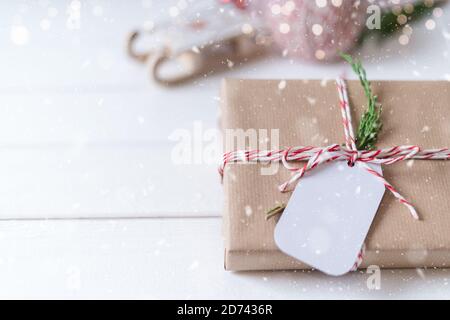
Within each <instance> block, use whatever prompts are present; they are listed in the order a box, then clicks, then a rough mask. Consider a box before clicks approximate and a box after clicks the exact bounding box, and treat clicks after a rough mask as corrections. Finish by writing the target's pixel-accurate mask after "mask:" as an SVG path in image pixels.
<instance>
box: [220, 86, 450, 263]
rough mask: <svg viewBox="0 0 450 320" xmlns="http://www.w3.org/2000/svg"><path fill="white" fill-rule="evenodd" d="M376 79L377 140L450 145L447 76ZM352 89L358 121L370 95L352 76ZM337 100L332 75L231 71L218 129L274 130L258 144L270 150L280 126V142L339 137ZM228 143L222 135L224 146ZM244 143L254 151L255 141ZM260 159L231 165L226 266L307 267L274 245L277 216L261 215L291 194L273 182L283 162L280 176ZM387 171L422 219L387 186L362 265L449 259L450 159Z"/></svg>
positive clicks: (284, 175) (226, 182) (325, 141)
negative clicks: (253, 75)
mask: <svg viewBox="0 0 450 320" xmlns="http://www.w3.org/2000/svg"><path fill="white" fill-rule="evenodd" d="M372 86H373V90H374V92H375V94H377V95H378V97H379V101H380V102H381V104H382V105H383V115H382V121H383V130H382V132H381V134H380V137H379V140H378V144H377V146H378V147H379V148H384V147H391V146H396V145H412V144H414V145H418V146H420V147H422V148H424V149H431V148H442V147H448V146H449V145H450V83H449V82H444V81H442V82H439V81H433V82H431V81H430V82H418V81H373V82H372ZM348 90H349V97H350V102H351V109H352V115H353V122H354V127H355V128H357V123H358V121H359V119H360V117H361V115H362V113H363V112H364V110H365V108H366V107H365V105H366V98H365V97H364V92H363V90H362V88H361V85H360V83H359V82H358V81H348ZM338 101H339V99H338V93H337V90H336V83H335V81H334V80H328V81H325V80H323V81H319V80H289V81H280V80H239V79H228V80H225V81H224V83H223V87H222V129H223V130H224V133H225V132H227V131H228V129H242V130H248V129H253V130H256V132H258V130H259V129H266V130H269V131H268V135H267V136H265V135H263V137H261V136H258V139H259V141H257V143H256V144H257V145H258V146H257V147H261V146H263V145H264V146H268V148H269V149H270V146H271V145H274V144H275V145H278V143H275V141H270V139H271V135H270V132H271V131H270V130H271V129H279V141H278V142H279V147H281V148H284V147H289V146H309V145H312V146H327V145H330V144H333V143H339V144H340V143H343V142H344V133H343V127H342V120H341V115H340V110H339V107H338ZM224 136H225V137H226V135H224ZM262 140H264V141H262ZM229 143H230V141H228V142H227V141H225V143H224V145H225V146H226V147H225V148H227V144H228V145H229ZM249 143H250V142H249ZM253 143H254V142H253ZM241 147H242V146H239V148H235V149H236V150H240V149H241ZM245 147H246V148H247V149H255V146H254V145H246V146H245ZM266 148H267V147H266ZM225 151H232V150H225ZM262 166H264V164H254V163H253V164H250V163H231V164H228V165H227V166H226V167H225V171H224V177H223V187H224V194H225V205H224V215H223V221H224V224H223V227H224V238H225V268H226V269H227V270H236V271H238V270H276V269H305V268H308V266H306V265H304V264H302V263H301V262H299V261H296V260H295V259H293V258H291V257H289V256H287V255H285V254H283V253H282V252H280V251H279V250H278V248H277V247H276V245H275V243H274V239H273V232H274V227H275V225H276V221H277V219H271V220H269V221H266V219H265V212H266V211H267V210H268V209H270V208H272V207H274V206H275V205H276V204H277V203H287V201H288V200H289V196H290V193H280V192H279V190H278V189H277V187H278V185H279V184H280V183H282V182H284V181H286V180H287V179H288V178H289V176H290V173H289V172H288V171H287V170H285V169H284V167H283V166H281V165H280V167H279V170H277V171H276V173H275V174H273V175H262V174H261V167H262ZM383 173H384V176H385V177H386V178H387V180H388V181H389V182H391V183H392V184H393V185H395V187H396V188H397V189H398V190H399V191H400V192H401V193H402V194H403V195H405V196H406V197H407V198H408V199H409V200H410V201H411V202H412V203H413V204H414V206H415V207H416V209H417V210H418V213H419V215H420V217H421V220H420V221H416V220H414V219H412V218H411V216H410V215H409V213H408V210H407V209H406V208H405V207H404V206H403V205H402V204H400V203H399V202H398V201H397V200H396V199H395V198H394V197H393V196H392V195H391V194H390V193H389V192H386V193H385V195H384V198H383V200H382V203H381V206H380V208H379V210H378V212H377V215H376V217H375V220H374V222H373V224H372V226H371V229H370V232H369V235H368V237H367V239H366V253H365V256H364V262H363V264H362V267H366V266H368V265H378V266H380V267H384V268H403V267H448V266H450V197H449V196H450V162H449V161H443V160H432V161H431V160H409V161H402V162H399V163H396V164H393V165H389V166H384V167H383ZM312 174H314V173H312Z"/></svg>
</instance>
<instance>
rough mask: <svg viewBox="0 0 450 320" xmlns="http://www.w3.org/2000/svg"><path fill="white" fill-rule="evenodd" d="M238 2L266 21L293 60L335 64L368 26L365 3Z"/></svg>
mask: <svg viewBox="0 0 450 320" xmlns="http://www.w3.org/2000/svg"><path fill="white" fill-rule="evenodd" d="M236 1H238V4H239V7H241V8H242V7H243V3H245V5H246V6H248V8H247V10H249V11H251V12H252V14H254V15H256V16H259V17H260V18H263V19H262V20H263V22H264V24H265V25H266V27H267V28H268V29H269V30H270V31H271V33H272V36H273V39H274V41H275V43H276V44H277V45H278V47H279V48H280V49H281V51H282V52H283V53H284V54H286V55H289V56H291V57H297V58H302V59H306V60H313V61H332V60H336V58H338V57H339V51H343V52H347V51H350V50H351V49H352V48H353V47H354V46H355V45H356V44H357V42H358V39H359V36H360V35H361V32H362V31H363V29H364V27H365V22H366V18H367V16H366V9H367V6H368V2H367V1H366V0H267V1H242V0H240V1H239V0H234V1H233V2H235V4H236Z"/></svg>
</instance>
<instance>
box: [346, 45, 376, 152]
mask: <svg viewBox="0 0 450 320" xmlns="http://www.w3.org/2000/svg"><path fill="white" fill-rule="evenodd" d="M341 56H342V58H343V59H344V60H345V61H347V62H348V63H349V64H350V65H351V66H352V69H353V71H354V72H355V73H356V75H357V76H358V78H359V81H360V82H361V85H362V87H363V89H364V94H365V96H366V99H367V111H366V112H365V113H364V114H363V116H362V118H361V121H360V122H359V127H358V132H357V134H356V146H357V148H358V150H371V149H374V148H375V144H376V142H377V139H378V133H379V132H380V131H381V128H382V123H381V110H382V108H381V105H379V104H378V102H377V96H376V95H374V94H373V92H372V88H371V84H370V81H369V80H367V75H366V70H364V68H363V66H362V64H361V61H359V60H356V59H353V58H352V56H351V55H348V54H344V53H341Z"/></svg>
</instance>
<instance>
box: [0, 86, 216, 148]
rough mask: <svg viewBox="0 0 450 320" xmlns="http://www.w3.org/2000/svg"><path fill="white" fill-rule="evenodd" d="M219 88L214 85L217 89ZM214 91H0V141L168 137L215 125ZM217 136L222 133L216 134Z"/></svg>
mask: <svg viewBox="0 0 450 320" xmlns="http://www.w3.org/2000/svg"><path fill="white" fill-rule="evenodd" d="M217 91H218V90H217ZM218 99H219V97H218V92H216V91H213V90H211V91H205V90H204V89H203V88H200V87H194V88H192V89H190V90H189V93H187V92H185V91H167V90H155V89H154V88H152V89H149V90H132V89H130V90H127V89H126V88H125V89H122V90H118V91H114V90H105V89H103V90H102V89H97V90H95V91H91V92H84V93H77V92H72V93H67V92H58V91H57V90H53V91H50V92H49V91H40V92H33V93H26V94H18V93H9V94H1V95H0V144H1V145H3V146H17V145H24V144H25V145H34V144H38V145H39V144H49V143H80V141H82V142H85V143H89V142H91V143H99V142H108V143H112V142H121V143H126V142H130V143H133V142H145V141H158V142H166V143H167V144H169V143H170V141H169V136H171V135H172V134H173V133H174V132H175V131H176V130H180V129H181V130H188V131H189V132H191V133H192V134H193V133H194V128H195V127H198V126H200V127H201V131H202V132H201V133H202V134H203V133H205V132H206V131H208V130H217V131H218V105H219V102H218ZM219 140H220V139H219Z"/></svg>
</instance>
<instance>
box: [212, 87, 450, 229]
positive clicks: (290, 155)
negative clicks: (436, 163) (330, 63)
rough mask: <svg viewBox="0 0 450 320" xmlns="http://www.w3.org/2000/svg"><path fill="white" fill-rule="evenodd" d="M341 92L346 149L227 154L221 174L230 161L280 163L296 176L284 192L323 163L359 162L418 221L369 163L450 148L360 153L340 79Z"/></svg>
mask: <svg viewBox="0 0 450 320" xmlns="http://www.w3.org/2000/svg"><path fill="white" fill-rule="evenodd" d="M336 82H337V88H338V92H339V100H340V103H339V106H340V110H341V115H342V123H343V126H344V134H345V147H343V146H340V145H338V144H332V145H330V146H327V147H313V146H305V147H304V146H299V147H290V148H286V149H282V150H272V151H267V150H265V151H261V150H250V151H242V150H238V151H231V152H226V153H225V154H224V155H223V162H222V165H221V166H220V168H219V173H220V175H221V176H222V177H223V172H224V169H225V166H226V165H227V163H230V162H266V163H267V162H280V161H281V163H282V164H283V166H284V167H285V168H286V169H288V170H289V171H291V172H292V173H293V174H292V176H291V178H290V179H289V180H288V181H286V182H284V183H283V184H281V185H280V186H279V190H280V191H281V192H286V191H288V188H289V186H291V185H292V184H294V183H296V182H298V181H299V180H300V179H301V178H302V177H303V176H304V175H305V174H306V173H307V172H309V171H311V170H313V169H315V168H317V167H318V166H320V165H321V164H324V163H328V162H333V161H347V163H348V165H350V166H353V165H355V163H356V162H359V163H361V166H362V167H363V168H364V169H365V170H367V171H368V172H370V173H371V174H372V175H373V176H374V177H375V178H376V179H379V180H380V181H381V182H382V183H383V184H384V186H385V187H386V189H388V190H389V191H390V192H391V193H392V194H393V195H394V196H395V197H396V198H397V199H398V200H399V201H400V203H402V204H403V205H405V206H406V207H407V208H408V210H409V212H410V214H411V216H412V217H413V218H414V219H416V220H418V219H419V215H418V214H417V211H416V209H415V208H414V206H413V205H412V204H411V203H410V202H409V201H408V200H406V199H405V197H403V196H402V195H401V194H400V193H399V192H398V191H397V190H396V189H395V188H394V187H393V186H392V184H390V183H389V182H388V181H387V180H386V179H385V178H384V177H383V176H382V175H381V174H380V173H378V172H377V171H375V170H373V169H372V168H370V167H369V166H368V164H369V163H372V164H381V165H390V164H394V163H397V162H399V161H404V160H409V159H415V160H449V159H450V151H449V149H448V148H442V149H428V150H422V149H421V148H420V147H418V146H415V145H410V146H396V147H392V148H385V149H379V150H358V149H357V147H356V142H355V135H354V131H353V126H352V118H351V114H350V104H349V100H348V95H347V87H346V84H345V81H344V80H343V79H337V80H336ZM298 161H307V162H306V163H305V164H304V165H303V166H301V167H300V168H299V167H294V166H291V165H290V164H289V162H298Z"/></svg>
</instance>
